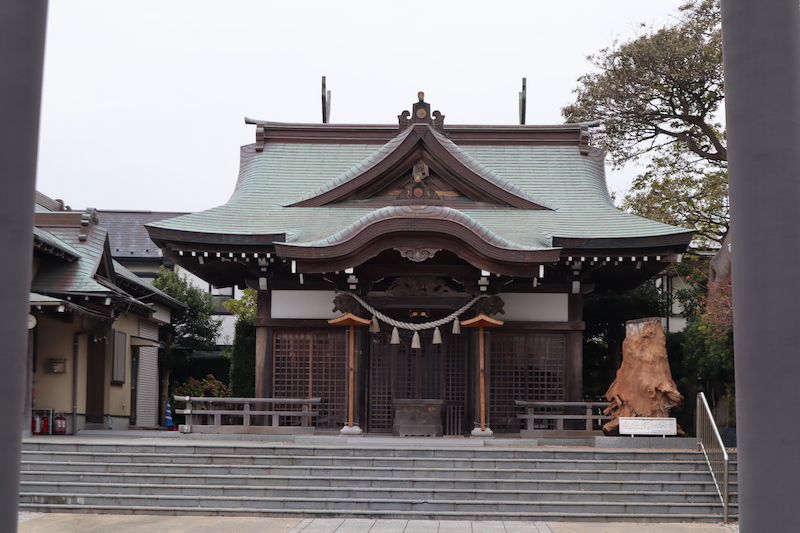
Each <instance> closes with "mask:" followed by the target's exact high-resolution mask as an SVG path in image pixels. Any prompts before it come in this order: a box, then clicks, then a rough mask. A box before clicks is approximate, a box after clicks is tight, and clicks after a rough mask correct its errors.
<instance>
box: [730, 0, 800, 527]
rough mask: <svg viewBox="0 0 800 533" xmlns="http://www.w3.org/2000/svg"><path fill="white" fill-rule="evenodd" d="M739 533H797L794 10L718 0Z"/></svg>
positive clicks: (798, 228) (799, 39) (799, 267)
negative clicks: (728, 196) (729, 224)
mask: <svg viewBox="0 0 800 533" xmlns="http://www.w3.org/2000/svg"><path fill="white" fill-rule="evenodd" d="M722 33H723V53H724V63H725V90H726V100H725V106H726V113H727V126H728V153H729V155H730V159H729V162H730V193H731V220H732V223H733V226H734V230H733V242H732V248H731V252H732V258H733V291H734V293H733V298H734V331H735V341H734V342H735V353H736V415H737V426H738V431H737V440H738V445H739V448H738V451H739V502H740V503H739V514H740V528H741V529H740V530H741V531H742V533H761V532H765V531H776V532H777V531H797V529H798V527H800V525H799V524H800V505H798V496H800V461H798V459H797V454H798V446H800V424H798V423H797V403H798V383H800V276H798V274H800V156H798V153H799V152H800V6H798V0H760V1H758V2H754V1H753V0H723V1H722Z"/></svg>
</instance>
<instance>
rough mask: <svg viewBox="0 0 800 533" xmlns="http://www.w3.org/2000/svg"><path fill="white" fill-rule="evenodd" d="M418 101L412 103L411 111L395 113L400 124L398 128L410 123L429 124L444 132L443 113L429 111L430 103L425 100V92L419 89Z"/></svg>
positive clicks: (405, 126) (403, 127) (401, 128)
mask: <svg viewBox="0 0 800 533" xmlns="http://www.w3.org/2000/svg"><path fill="white" fill-rule="evenodd" d="M417 98H418V99H419V101H418V102H417V103H415V104H414V108H413V111H411V112H410V113H409V112H408V111H403V112H402V113H400V114H399V115H397V120H398V122H399V124H400V130H404V129H406V128H407V127H409V126H411V125H412V124H420V123H423V124H431V125H433V127H434V128H436V129H437V130H439V131H440V132H441V133H444V115H442V114H441V113H440V112H439V111H434V112H433V113H431V105H430V104H429V103H428V102H426V101H425V93H424V92H422V91H420V92H418V93H417Z"/></svg>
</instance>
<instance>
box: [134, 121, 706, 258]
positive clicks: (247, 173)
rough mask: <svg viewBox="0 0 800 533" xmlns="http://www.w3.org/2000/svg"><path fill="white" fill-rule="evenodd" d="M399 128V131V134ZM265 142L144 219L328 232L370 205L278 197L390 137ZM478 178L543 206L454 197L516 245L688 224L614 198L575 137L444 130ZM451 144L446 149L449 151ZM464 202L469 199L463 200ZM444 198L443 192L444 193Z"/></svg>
mask: <svg viewBox="0 0 800 533" xmlns="http://www.w3.org/2000/svg"><path fill="white" fill-rule="evenodd" d="M398 137H399V136H398ZM399 142H400V141H399V140H398V139H394V140H392V141H390V142H389V143H387V144H386V145H384V146H383V148H382V147H381V146H380V145H376V144H366V143H363V144H324V143H322V142H318V143H315V142H303V143H296V142H266V143H265V144H264V146H263V151H256V146H255V145H246V146H243V147H242V150H241V167H240V173H239V178H238V181H237V183H236V187H235V190H234V192H233V195H232V196H231V198H230V200H228V202H227V203H226V204H224V205H221V206H220V207H216V208H214V209H210V210H207V211H202V212H199V213H193V214H190V215H185V216H181V217H177V218H173V219H168V220H164V221H159V222H153V223H151V224H148V226H149V227H151V228H159V229H164V230H173V231H176V232H191V233H195V234H208V235H224V234H232V235H239V236H248V235H249V236H255V235H276V236H281V237H280V238H278V239H277V240H283V237H282V236H285V241H286V242H287V243H297V244H300V243H311V242H316V241H324V240H325V239H331V238H334V236H335V235H336V234H337V233H339V232H342V231H345V230H346V229H347V228H348V227H351V226H353V225H354V224H356V223H357V222H358V221H359V220H360V219H362V217H365V216H368V215H369V214H370V213H372V212H373V211H375V207H374V206H372V207H360V206H358V205H357V204H354V205H353V206H352V207H341V206H337V207H286V206H289V205H291V204H293V203H295V202H297V201H298V200H300V199H302V198H307V197H309V196H312V195H314V194H315V191H316V192H319V191H320V190H327V189H329V188H331V187H335V186H336V185H337V183H341V182H343V181H346V180H348V179H351V178H352V176H353V175H354V173H355V172H356V170H355V169H358V168H360V166H361V167H366V166H368V165H370V164H372V163H373V162H374V161H375V160H376V158H379V157H383V155H384V154H385V152H386V151H387V150H391V149H392V147H393V146H397V145H398V144H399ZM445 142H446V144H447V146H448V150H453V151H457V152H458V153H459V154H463V155H461V157H463V158H464V160H465V161H466V163H467V164H469V165H472V166H473V167H474V168H475V169H476V171H477V172H480V173H481V175H483V176H485V177H486V179H493V180H496V182H497V183H501V184H503V187H506V190H511V191H519V192H518V194H519V195H521V196H525V197H529V198H533V199H535V200H536V201H539V202H541V203H542V205H545V206H547V207H548V208H550V210H525V209H517V208H504V207H487V206H485V205H480V204H475V205H474V206H469V204H464V203H463V202H462V203H460V204H459V205H458V211H460V212H461V213H463V215H464V216H465V217H466V218H465V220H466V219H467V218H468V219H469V220H470V221H471V222H474V223H475V224H478V225H480V227H481V228H483V229H485V230H486V231H488V232H491V233H492V234H494V235H496V236H497V238H499V239H505V240H507V241H509V242H511V243H515V245H516V246H520V247H525V248H538V249H546V248H551V247H553V238H554V237H561V238H576V239H601V238H604V239H610V238H616V239H622V238H637V237H653V236H666V235H675V236H678V235H686V241H687V242H688V239H689V235H690V234H691V231H690V230H686V229H682V228H677V227H674V226H669V225H666V224H661V223H658V222H654V221H651V220H647V219H644V218H641V217H637V216H634V215H631V214H629V213H625V212H622V211H620V210H618V209H617V208H615V207H614V206H613V204H612V201H611V198H610V197H609V194H608V190H607V187H606V182H605V172H604V161H603V153H602V152H601V151H600V150H599V149H597V148H589V150H588V154H582V153H581V150H580V148H579V147H578V146H577V145H563V144H562V145H557V144H554V145H536V144H532V143H520V144H485V145H480V144H478V143H476V142H474V141H473V142H470V143H464V145H459V146H456V144H455V143H454V142H452V141H450V140H447V139H445ZM451 153H452V151H451ZM465 205H468V207H464V206H465ZM444 206H445V207H447V206H448V199H447V198H445V199H444Z"/></svg>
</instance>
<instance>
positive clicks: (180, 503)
mask: <svg viewBox="0 0 800 533" xmlns="http://www.w3.org/2000/svg"><path fill="white" fill-rule="evenodd" d="M20 503H21V504H23V503H24V504H39V505H49V504H61V505H64V504H66V505H80V506H86V507H92V506H110V505H113V506H118V507H162V508H167V509H172V510H173V511H175V512H176V514H177V513H179V512H181V511H182V510H183V509H187V508H202V509H217V508H232V509H235V508H239V509H242V510H253V511H260V512H263V511H273V512H288V511H294V512H295V513H300V514H304V511H306V510H308V509H315V510H319V511H322V510H329V511H330V510H332V511H335V512H342V511H353V510H362V511H396V512H401V511H403V512H405V511H425V512H429V513H432V514H435V513H471V512H472V513H474V512H480V513H484V514H486V515H494V516H498V515H500V514H504V513H527V514H535V513H557V512H561V513H564V514H569V513H595V514H605V513H610V514H623V513H633V514H639V515H644V514H661V515H674V516H675V518H678V517H680V516H686V515H711V514H714V513H715V512H717V511H718V505H717V504H715V503H713V502H700V503H695V502H631V501H619V502H610V501H596V502H585V501H559V500H552V499H550V500H542V501H527V500H493V499H488V498H487V499H481V500H467V499H437V500H428V499H420V500H415V499H394V498H372V497H368V498H348V499H343V498H341V497H332V498H331V497H328V498H319V497H317V498H312V497H309V498H302V499H291V498H287V497H286V496H277V497H247V496H240V495H231V496H209V495H150V494H94V493H85V492H84V493H80V492H75V493H60V494H53V493H51V492H22V493H21V494H20Z"/></svg>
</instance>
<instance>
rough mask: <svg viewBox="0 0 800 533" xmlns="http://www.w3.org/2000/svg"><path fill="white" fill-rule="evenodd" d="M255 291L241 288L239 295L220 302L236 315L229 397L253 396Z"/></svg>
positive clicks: (256, 294) (256, 293)
mask: <svg viewBox="0 0 800 533" xmlns="http://www.w3.org/2000/svg"><path fill="white" fill-rule="evenodd" d="M257 302H258V292H256V291H255V290H253V289H245V290H244V291H243V293H242V295H241V296H240V297H239V298H237V299H234V300H228V301H227V302H224V303H223V304H222V305H223V306H225V309H227V310H228V311H229V312H230V313H231V314H233V315H234V316H236V326H235V329H234V334H233V349H232V351H231V369H230V375H229V380H228V382H229V383H230V387H231V391H232V394H233V396H236V397H238V398H252V397H254V396H255V393H256V392H255V387H256V384H255V383H256V382H255V375H256V327H255V324H254V319H255V317H256V310H257Z"/></svg>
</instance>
